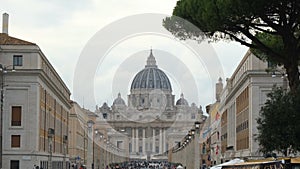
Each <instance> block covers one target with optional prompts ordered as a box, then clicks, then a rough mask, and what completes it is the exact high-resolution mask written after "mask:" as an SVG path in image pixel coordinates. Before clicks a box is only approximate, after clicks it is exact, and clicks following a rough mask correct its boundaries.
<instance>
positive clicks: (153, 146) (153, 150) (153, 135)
mask: <svg viewBox="0 0 300 169" xmlns="http://www.w3.org/2000/svg"><path fill="white" fill-rule="evenodd" d="M152 131H153V132H152V152H153V153H155V128H153V129H152Z"/></svg>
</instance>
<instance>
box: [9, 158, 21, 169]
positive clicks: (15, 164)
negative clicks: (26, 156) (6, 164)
mask: <svg viewBox="0 0 300 169" xmlns="http://www.w3.org/2000/svg"><path fill="white" fill-rule="evenodd" d="M10 169H20V161H19V160H11V161H10Z"/></svg>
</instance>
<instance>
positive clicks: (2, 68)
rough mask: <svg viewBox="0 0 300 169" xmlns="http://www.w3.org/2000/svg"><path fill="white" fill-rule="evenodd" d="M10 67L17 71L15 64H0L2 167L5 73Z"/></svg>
mask: <svg viewBox="0 0 300 169" xmlns="http://www.w3.org/2000/svg"><path fill="white" fill-rule="evenodd" d="M9 67H12V69H11V71H12V72H14V71H15V66H14V65H9V66H4V65H2V64H0V72H1V94H0V95H1V96H0V97H1V106H0V107H1V108H0V123H1V124H0V152H1V153H0V168H2V156H3V147H2V143H3V105H4V102H3V101H4V85H5V84H4V74H6V73H7V70H8V68H9Z"/></svg>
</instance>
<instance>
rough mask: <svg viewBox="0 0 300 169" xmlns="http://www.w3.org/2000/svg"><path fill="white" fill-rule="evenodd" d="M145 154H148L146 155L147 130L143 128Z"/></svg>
mask: <svg viewBox="0 0 300 169" xmlns="http://www.w3.org/2000/svg"><path fill="white" fill-rule="evenodd" d="M143 154H147V153H146V129H145V128H143Z"/></svg>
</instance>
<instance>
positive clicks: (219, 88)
mask: <svg viewBox="0 0 300 169" xmlns="http://www.w3.org/2000/svg"><path fill="white" fill-rule="evenodd" d="M222 90H223V82H222V78H221V77H220V78H219V81H218V83H216V100H217V102H219V101H220V95H221V92H222Z"/></svg>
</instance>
